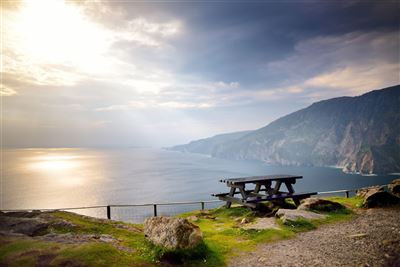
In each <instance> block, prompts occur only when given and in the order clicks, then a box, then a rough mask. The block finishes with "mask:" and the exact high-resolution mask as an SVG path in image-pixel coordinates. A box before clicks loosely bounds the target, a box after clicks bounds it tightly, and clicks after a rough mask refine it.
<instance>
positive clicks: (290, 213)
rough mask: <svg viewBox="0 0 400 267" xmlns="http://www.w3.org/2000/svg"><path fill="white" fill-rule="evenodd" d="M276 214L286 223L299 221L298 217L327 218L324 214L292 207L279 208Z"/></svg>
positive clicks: (310, 218)
mask: <svg viewBox="0 0 400 267" xmlns="http://www.w3.org/2000/svg"><path fill="white" fill-rule="evenodd" d="M276 216H277V217H279V218H280V219H281V220H282V222H283V223H284V224H288V223H290V222H294V221H297V220H298V219H304V220H317V219H324V218H326V216H325V215H323V214H318V213H315V212H311V211H306V210H290V209H279V210H278V211H277V212H276Z"/></svg>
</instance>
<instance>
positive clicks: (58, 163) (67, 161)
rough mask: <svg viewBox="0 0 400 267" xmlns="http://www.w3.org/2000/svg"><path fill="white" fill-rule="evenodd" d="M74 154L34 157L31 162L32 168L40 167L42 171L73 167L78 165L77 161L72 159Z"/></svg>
mask: <svg viewBox="0 0 400 267" xmlns="http://www.w3.org/2000/svg"><path fill="white" fill-rule="evenodd" d="M75 158H77V157H74V156H45V157H35V158H33V161H36V162H34V163H32V164H31V167H32V168H37V169H41V170H43V171H59V170H66V169H74V168H78V167H79V166H80V164H79V162H78V161H76V160H75V161H74V160H73V159H75Z"/></svg>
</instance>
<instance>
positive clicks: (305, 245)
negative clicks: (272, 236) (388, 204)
mask: <svg viewBox="0 0 400 267" xmlns="http://www.w3.org/2000/svg"><path fill="white" fill-rule="evenodd" d="M229 266H246V267H249V266H307V267H308V266H374V267H375V266H399V267H400V207H394V208H376V209H369V210H359V211H357V216H356V218H355V219H352V220H350V221H346V222H340V223H334V224H330V225H323V226H320V227H319V228H318V229H316V230H313V231H310V232H305V233H300V234H298V235H297V236H296V238H294V239H289V240H284V241H280V242H276V243H271V244H264V245H260V246H259V247H258V248H257V249H256V250H255V251H254V252H251V253H246V254H241V255H240V256H239V257H236V258H233V259H231V261H230V263H229Z"/></svg>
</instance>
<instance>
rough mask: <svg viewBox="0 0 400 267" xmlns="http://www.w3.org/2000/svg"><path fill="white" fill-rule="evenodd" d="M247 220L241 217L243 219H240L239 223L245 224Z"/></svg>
mask: <svg viewBox="0 0 400 267" xmlns="http://www.w3.org/2000/svg"><path fill="white" fill-rule="evenodd" d="M249 222H250V221H249V219H247V218H243V219H242V220H241V221H240V224H246V223H249Z"/></svg>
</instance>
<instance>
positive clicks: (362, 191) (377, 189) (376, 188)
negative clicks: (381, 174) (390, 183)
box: [356, 185, 385, 198]
mask: <svg viewBox="0 0 400 267" xmlns="http://www.w3.org/2000/svg"><path fill="white" fill-rule="evenodd" d="M383 191H385V188H384V187H383V186H380V185H378V186H370V187H364V188H361V189H359V190H357V192H356V195H357V196H358V197H362V198H365V196H366V195H368V194H372V193H376V192H383Z"/></svg>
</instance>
